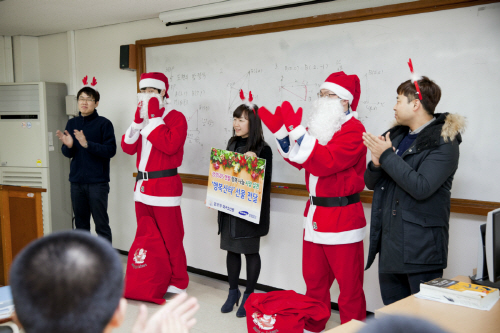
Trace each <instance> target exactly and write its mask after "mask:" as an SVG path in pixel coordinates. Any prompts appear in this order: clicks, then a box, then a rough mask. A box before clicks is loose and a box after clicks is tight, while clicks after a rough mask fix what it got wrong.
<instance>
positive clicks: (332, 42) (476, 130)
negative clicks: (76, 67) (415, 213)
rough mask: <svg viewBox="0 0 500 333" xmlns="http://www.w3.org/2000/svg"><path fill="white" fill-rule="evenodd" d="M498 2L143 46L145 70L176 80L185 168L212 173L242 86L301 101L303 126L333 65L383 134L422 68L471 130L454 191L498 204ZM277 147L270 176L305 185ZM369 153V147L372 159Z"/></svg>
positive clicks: (260, 100)
mask: <svg viewBox="0 0 500 333" xmlns="http://www.w3.org/2000/svg"><path fill="white" fill-rule="evenodd" d="M499 32H500V5H499V4H489V5H483V6H474V7H467V8H459V9H452V10H445V11H438V12H432V13H422V14H415V15H407V16H399V17H392V18H384V19H377V20H370V21H362V22H354V23H346V24H338V25H330V26H323V27H315V28H307V29H301V30H289V31H282V32H275V33H267V34H260V35H250V36H243V37H233V38H225V39H216V40H206V41H200V42H191V43H184V44H174V45H162V46H154V47H148V48H146V66H147V71H158V72H163V73H165V74H166V75H167V76H168V78H169V80H170V89H169V91H168V92H169V95H170V99H171V103H172V106H173V107H174V108H175V109H176V110H178V111H180V112H182V113H183V114H184V115H185V116H186V118H187V120H188V139H187V142H186V145H185V156H184V162H183V165H182V166H181V168H180V169H179V172H182V173H191V174H199V175H207V174H208V165H209V151H210V148H211V147H217V148H225V147H226V144H227V141H228V139H229V138H230V137H231V135H232V112H233V111H234V109H235V108H236V107H237V106H238V105H239V104H241V101H240V99H239V96H238V91H239V89H243V90H244V91H245V92H248V90H251V91H252V93H253V95H254V102H255V103H256V104H257V105H259V106H266V107H267V108H268V109H270V110H274V108H275V107H276V106H277V105H280V104H281V103H282V102H283V101H285V100H287V101H290V102H291V103H292V105H293V106H294V108H298V107H303V108H304V118H303V123H304V122H305V120H306V119H307V114H308V112H309V110H310V108H311V105H312V102H313V101H314V100H315V99H316V98H317V96H316V94H317V92H318V89H319V86H320V84H321V83H322V82H324V80H325V79H326V77H327V76H328V75H329V74H330V73H332V72H336V71H341V70H342V71H344V72H346V73H347V74H357V75H358V76H359V78H360V80H361V98H360V103H359V106H358V112H359V116H360V117H359V119H360V120H361V122H362V123H363V124H364V126H365V128H366V129H367V131H369V132H372V133H376V134H380V133H382V132H384V131H385V130H387V129H388V128H389V127H390V126H391V124H392V123H393V121H394V112H393V105H394V104H395V100H396V95H397V94H396V88H397V86H398V85H399V84H400V83H401V82H403V81H406V80H407V79H409V69H408V65H407V61H408V58H410V57H411V58H412V60H413V64H414V67H415V69H416V71H417V72H418V73H419V74H421V75H427V76H429V77H430V78H431V79H432V80H434V81H435V82H436V83H437V84H439V85H440V87H441V89H442V99H441V102H440V103H439V104H438V106H437V108H436V112H451V113H458V114H461V115H464V116H466V117H467V119H468V128H467V130H466V133H465V135H464V136H463V139H464V142H463V143H462V145H461V146H460V150H461V158H460V164H459V169H458V171H457V173H456V175H455V180H454V184H453V189H452V197H454V198H463V199H474V200H484V201H500V191H498V190H497V188H496V186H492V184H497V185H498V184H500V172H498V170H497V169H498V166H499V165H500V148H499V147H498V143H499V141H498V139H499V134H498V132H499V130H498V126H499V125H500V110H499V108H498V107H495V105H496V104H497V103H496V102H497V101H498V94H499V93H500V78H499V74H500V38H499V37H498V34H499ZM264 132H265V138H266V141H267V142H268V143H269V144H270V145H271V147H273V152H274V160H273V164H274V165H273V167H274V172H273V181H275V182H286V183H297V184H304V173H303V171H301V172H299V171H297V170H296V169H295V168H293V167H291V166H290V165H288V164H287V163H286V162H284V161H283V159H282V158H281V157H280V155H279V153H278V152H277V149H276V148H275V147H276V143H275V141H274V140H273V137H272V134H271V133H270V132H269V130H268V129H267V128H265V129H264ZM369 159H370V153H369V152H368V155H367V161H369Z"/></svg>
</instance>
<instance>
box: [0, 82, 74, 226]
mask: <svg viewBox="0 0 500 333" xmlns="http://www.w3.org/2000/svg"><path fill="white" fill-rule="evenodd" d="M66 94H67V90H66V85H65V84H64V83H46V82H34V83H0V184H5V185H14V186H30V187H38V188H45V189H47V192H45V193H42V210H43V232H44V234H49V233H51V232H53V231H58V230H68V229H71V228H72V218H73V212H72V209H71V195H70V184H69V181H68V176H69V159H68V158H66V157H64V156H63V154H62V153H61V145H60V142H59V139H57V137H56V135H55V134H56V131H57V130H58V129H59V130H64V128H65V127H66V122H67V121H68V117H67V116H66V106H65V96H66Z"/></svg>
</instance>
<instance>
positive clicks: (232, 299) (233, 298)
mask: <svg viewBox="0 0 500 333" xmlns="http://www.w3.org/2000/svg"><path fill="white" fill-rule="evenodd" d="M240 297H241V291H240V290H239V289H229V295H228V296H227V299H226V303H224V305H223V306H222V308H221V309H220V311H221V312H222V313H228V312H231V311H233V307H234V304H236V305H238V301H239V300H240Z"/></svg>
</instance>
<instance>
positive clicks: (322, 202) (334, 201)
mask: <svg viewBox="0 0 500 333" xmlns="http://www.w3.org/2000/svg"><path fill="white" fill-rule="evenodd" d="M309 198H310V200H311V204H313V205H315V206H322V207H344V206H347V205H350V204H353V203H356V202H360V201H361V199H360V196H359V193H355V194H353V195H350V196H347V197H313V196H310V197H309Z"/></svg>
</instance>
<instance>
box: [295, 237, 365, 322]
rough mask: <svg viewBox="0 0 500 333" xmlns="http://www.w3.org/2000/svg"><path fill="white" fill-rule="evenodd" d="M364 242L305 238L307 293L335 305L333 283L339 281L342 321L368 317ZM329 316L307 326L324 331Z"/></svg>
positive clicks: (303, 264)
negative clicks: (317, 241)
mask: <svg viewBox="0 0 500 333" xmlns="http://www.w3.org/2000/svg"><path fill="white" fill-rule="evenodd" d="M363 266H364V251H363V242H362V241H361V242H357V243H352V244H341V245H323V244H315V243H311V242H307V241H303V249H302V274H303V276H304V280H305V282H306V286H307V292H306V296H309V297H312V298H314V299H317V300H318V301H321V302H323V303H325V305H326V306H328V308H329V309H330V308H331V299H330V287H331V286H332V283H333V281H334V280H335V279H337V282H338V284H339V289H340V295H339V300H338V304H339V312H340V321H341V323H342V324H344V323H347V322H348V321H350V320H351V319H357V320H364V319H365V318H366V300H365V293H364V291H363V273H364V270H363ZM328 319H329V318H327V319H325V320H323V321H320V322H317V321H312V320H309V321H307V322H306V325H305V329H306V330H308V331H311V332H321V331H322V330H324V329H325V325H326V322H327V321H328Z"/></svg>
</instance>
